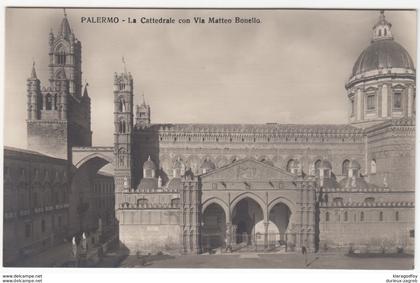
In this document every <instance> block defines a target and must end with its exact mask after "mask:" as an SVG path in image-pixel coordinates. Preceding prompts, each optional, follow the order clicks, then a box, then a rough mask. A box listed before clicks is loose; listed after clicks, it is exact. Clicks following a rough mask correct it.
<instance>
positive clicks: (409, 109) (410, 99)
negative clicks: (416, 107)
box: [407, 85, 413, 117]
mask: <svg viewBox="0 0 420 283" xmlns="http://www.w3.org/2000/svg"><path fill="white" fill-rule="evenodd" d="M407 96H408V99H407V100H408V101H407V115H408V117H411V116H412V115H413V86H411V85H410V86H409V87H408V89H407Z"/></svg>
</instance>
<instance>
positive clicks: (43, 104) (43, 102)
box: [41, 94, 46, 110]
mask: <svg viewBox="0 0 420 283" xmlns="http://www.w3.org/2000/svg"><path fill="white" fill-rule="evenodd" d="M41 97H42V110H45V100H46V99H45V94H42V95H41Z"/></svg>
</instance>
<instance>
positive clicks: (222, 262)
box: [121, 253, 414, 269]
mask: <svg viewBox="0 0 420 283" xmlns="http://www.w3.org/2000/svg"><path fill="white" fill-rule="evenodd" d="M413 264H414V258H413V257H411V256H407V257H398V258H396V257H375V258H354V257H348V256H346V255H334V254H318V255H314V254H309V255H308V258H307V265H305V258H304V257H303V256H302V255H300V254H255V253H249V254H233V255H228V254H223V255H186V256H178V257H171V256H161V257H158V256H154V257H152V258H149V259H147V260H146V263H145V265H142V262H141V260H139V259H137V258H136V257H135V256H129V257H127V258H126V259H125V260H124V261H123V262H122V264H121V267H137V268H144V267H146V268H165V267H169V268H171V267H177V268H183V267H184V268H313V269H412V268H413Z"/></svg>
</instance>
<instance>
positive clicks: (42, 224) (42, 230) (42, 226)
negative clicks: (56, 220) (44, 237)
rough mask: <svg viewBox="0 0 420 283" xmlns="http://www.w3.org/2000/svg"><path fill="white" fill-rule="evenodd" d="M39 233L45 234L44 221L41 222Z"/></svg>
mask: <svg viewBox="0 0 420 283" xmlns="http://www.w3.org/2000/svg"><path fill="white" fill-rule="evenodd" d="M41 232H42V233H44V232H45V220H44V219H42V220H41Z"/></svg>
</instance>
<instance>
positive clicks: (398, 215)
mask: <svg viewBox="0 0 420 283" xmlns="http://www.w3.org/2000/svg"><path fill="white" fill-rule="evenodd" d="M399 220H400V212H399V211H396V212H395V221H399Z"/></svg>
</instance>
